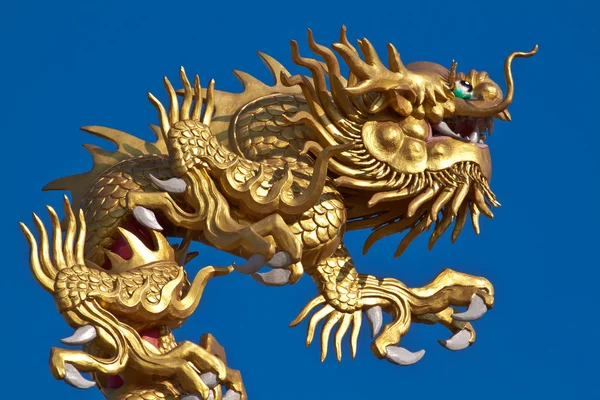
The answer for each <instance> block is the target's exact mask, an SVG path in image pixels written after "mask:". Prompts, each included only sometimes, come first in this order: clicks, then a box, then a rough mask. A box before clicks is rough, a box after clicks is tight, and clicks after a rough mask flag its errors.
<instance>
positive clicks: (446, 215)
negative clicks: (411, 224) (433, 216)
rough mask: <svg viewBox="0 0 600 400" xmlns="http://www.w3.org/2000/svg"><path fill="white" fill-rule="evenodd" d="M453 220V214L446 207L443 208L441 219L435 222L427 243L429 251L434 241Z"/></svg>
mask: <svg viewBox="0 0 600 400" xmlns="http://www.w3.org/2000/svg"><path fill="white" fill-rule="evenodd" d="M453 220H454V216H453V215H452V214H451V213H450V211H449V210H448V208H444V211H443V213H442V219H441V221H438V222H437V223H436V225H435V229H434V230H433V233H432V234H431V237H430V238H429V244H428V248H429V251H431V250H432V249H433V246H435V243H436V242H437V241H438V239H439V238H440V237H441V236H442V235H443V234H444V232H446V230H447V229H448V227H449V226H450V224H451V223H452V221H453Z"/></svg>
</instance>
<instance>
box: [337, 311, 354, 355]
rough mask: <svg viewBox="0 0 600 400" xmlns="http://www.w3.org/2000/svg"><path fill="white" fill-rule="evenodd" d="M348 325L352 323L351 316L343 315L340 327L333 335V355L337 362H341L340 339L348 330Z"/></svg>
mask: <svg viewBox="0 0 600 400" xmlns="http://www.w3.org/2000/svg"><path fill="white" fill-rule="evenodd" d="M350 323H352V315H350V314H344V318H343V319H342V322H341V323H340V327H339V328H338V330H337V332H336V333H335V355H336V357H337V360H338V361H342V339H343V338H344V335H345V334H346V332H347V331H348V328H350Z"/></svg>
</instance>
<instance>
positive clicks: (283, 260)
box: [267, 251, 292, 268]
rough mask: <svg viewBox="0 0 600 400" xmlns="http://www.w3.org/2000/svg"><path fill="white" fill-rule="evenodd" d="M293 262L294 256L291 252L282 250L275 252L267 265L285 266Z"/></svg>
mask: <svg viewBox="0 0 600 400" xmlns="http://www.w3.org/2000/svg"><path fill="white" fill-rule="evenodd" d="M291 263H292V257H291V256H290V253H288V252H286V251H280V252H277V253H275V255H274V256H273V258H271V259H270V260H269V261H267V265H268V266H269V267H271V268H285V267H287V266H288V265H290V264H291Z"/></svg>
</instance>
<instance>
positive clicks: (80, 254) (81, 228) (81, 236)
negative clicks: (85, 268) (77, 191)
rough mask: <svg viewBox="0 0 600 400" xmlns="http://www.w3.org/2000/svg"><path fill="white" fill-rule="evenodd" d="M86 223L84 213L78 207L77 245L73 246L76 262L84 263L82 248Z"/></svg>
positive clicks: (83, 246)
mask: <svg viewBox="0 0 600 400" xmlns="http://www.w3.org/2000/svg"><path fill="white" fill-rule="evenodd" d="M85 234H86V223H85V214H84V213H83V210H82V209H79V234H78V235H77V245H76V246H75V251H76V256H75V259H76V261H77V264H79V265H84V263H85V259H84V248H85Z"/></svg>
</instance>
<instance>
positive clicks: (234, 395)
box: [223, 390, 242, 400]
mask: <svg viewBox="0 0 600 400" xmlns="http://www.w3.org/2000/svg"><path fill="white" fill-rule="evenodd" d="M241 398H242V396H241V395H240V394H239V393H238V392H236V391H235V390H228V391H227V392H226V393H225V396H223V400H240V399H241Z"/></svg>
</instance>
